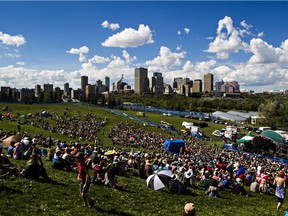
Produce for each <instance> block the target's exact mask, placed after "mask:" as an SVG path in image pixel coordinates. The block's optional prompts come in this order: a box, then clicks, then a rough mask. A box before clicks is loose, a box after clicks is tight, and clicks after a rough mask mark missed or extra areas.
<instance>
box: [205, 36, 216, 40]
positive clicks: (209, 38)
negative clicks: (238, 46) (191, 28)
mask: <svg viewBox="0 0 288 216" xmlns="http://www.w3.org/2000/svg"><path fill="white" fill-rule="evenodd" d="M206 39H207V40H213V39H214V37H207V38H206Z"/></svg>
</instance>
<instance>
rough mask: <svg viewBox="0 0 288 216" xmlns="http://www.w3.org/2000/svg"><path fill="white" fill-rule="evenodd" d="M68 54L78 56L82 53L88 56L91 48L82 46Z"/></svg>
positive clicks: (72, 49)
mask: <svg viewBox="0 0 288 216" xmlns="http://www.w3.org/2000/svg"><path fill="white" fill-rule="evenodd" d="M66 52H67V53H70V54H75V55H78V54H80V53H83V54H87V53H88V52H89V48H88V47H87V46H82V47H80V48H71V49H70V50H69V51H66Z"/></svg>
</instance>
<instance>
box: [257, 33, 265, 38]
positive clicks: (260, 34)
mask: <svg viewBox="0 0 288 216" xmlns="http://www.w3.org/2000/svg"><path fill="white" fill-rule="evenodd" d="M264 36H265V34H264V32H259V33H258V34H257V37H264Z"/></svg>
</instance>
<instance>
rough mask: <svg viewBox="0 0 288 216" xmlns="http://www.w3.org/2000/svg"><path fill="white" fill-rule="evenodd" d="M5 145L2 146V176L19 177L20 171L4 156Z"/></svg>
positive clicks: (0, 164)
mask: <svg viewBox="0 0 288 216" xmlns="http://www.w3.org/2000/svg"><path fill="white" fill-rule="evenodd" d="M2 151H3V145H2V144H0V169H1V170H2V174H1V175H3V176H4V175H5V176H6V175H14V176H18V169H17V168H16V167H15V166H14V165H13V164H12V163H11V162H10V161H9V159H8V157H6V156H4V155H3V154H2Z"/></svg>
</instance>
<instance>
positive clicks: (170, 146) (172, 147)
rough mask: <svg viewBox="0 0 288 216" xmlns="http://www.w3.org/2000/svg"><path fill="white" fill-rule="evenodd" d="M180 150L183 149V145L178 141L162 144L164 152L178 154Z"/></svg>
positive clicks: (182, 142) (168, 141)
mask: <svg viewBox="0 0 288 216" xmlns="http://www.w3.org/2000/svg"><path fill="white" fill-rule="evenodd" d="M181 148H182V149H184V148H185V143H184V141H183V140H180V139H176V140H166V141H165V143H164V150H165V151H169V152H171V153H172V154H179V152H180V149H181Z"/></svg>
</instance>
